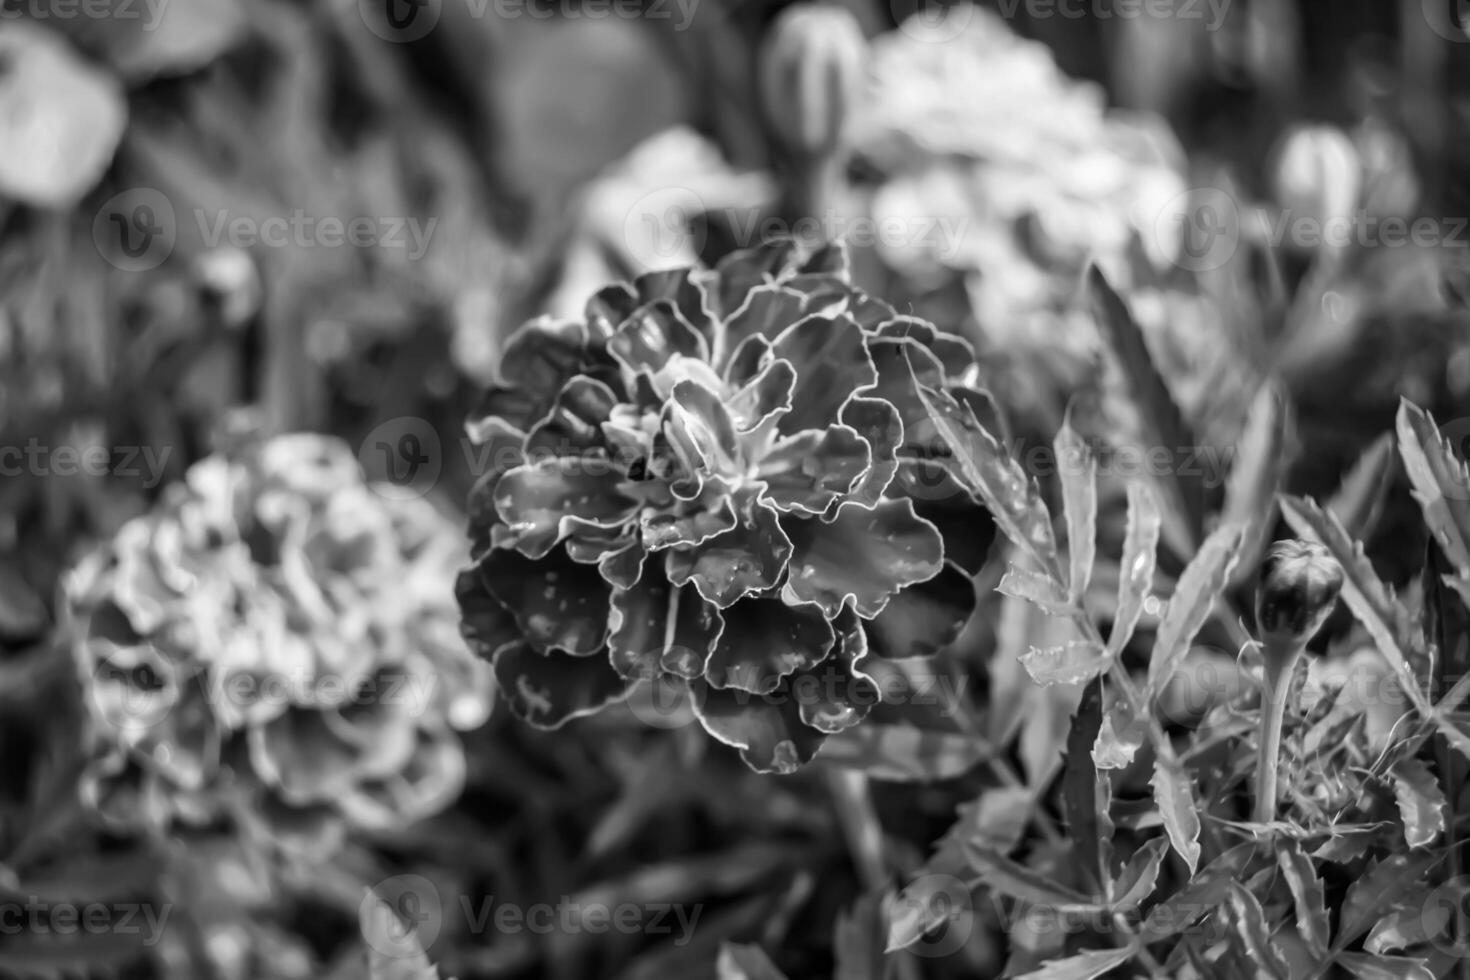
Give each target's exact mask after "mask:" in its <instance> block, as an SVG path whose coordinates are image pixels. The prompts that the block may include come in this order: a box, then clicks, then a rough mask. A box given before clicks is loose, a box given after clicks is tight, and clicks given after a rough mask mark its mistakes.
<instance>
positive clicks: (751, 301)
mask: <svg viewBox="0 0 1470 980" xmlns="http://www.w3.org/2000/svg"><path fill="white" fill-rule="evenodd" d="M809 312H811V298H810V297H808V296H803V295H802V294H801V293H798V292H796V291H794V290H790V289H787V288H786V287H784V286H781V285H778V284H776V283H771V284H769V285H765V286H760V287H757V288H755V289H752V290H751V291H750V292H749V293H748V294H747V295H746V297H745V301H744V302H743V303H741V305H740V308H739V309H737V310H736V311H735V312H734V313H732V314H730V316H729V318H728V319H726V320H725V321H724V325H723V337H722V338H721V345H722V346H721V348H720V349H721V350H722V351H723V352H724V353H725V355H726V356H729V355H731V354H733V353H734V352H735V351H737V350H741V349H742V348H744V347H745V342H746V341H747V340H748V339H750V338H752V337H762V338H773V337H775V336H776V335H777V334H778V333H780V332H781V331H782V330H784V329H786V327H787V326H789V325H791V324H793V323H795V322H797V321H798V320H800V319H802V318H803V317H805V316H806V315H807V314H808V313H809ZM736 365H737V361H736V359H734V358H732V359H731V361H730V365H729V366H730V368H732V369H735V368H736ZM724 366H725V365H721V364H716V365H715V367H717V368H722V367H724ZM745 377H749V375H745ZM740 380H743V378H742V379H740Z"/></svg>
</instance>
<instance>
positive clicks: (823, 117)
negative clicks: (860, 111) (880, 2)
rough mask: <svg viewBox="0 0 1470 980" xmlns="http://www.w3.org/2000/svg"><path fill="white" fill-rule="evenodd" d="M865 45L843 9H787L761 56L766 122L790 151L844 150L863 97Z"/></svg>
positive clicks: (814, 6)
mask: <svg viewBox="0 0 1470 980" xmlns="http://www.w3.org/2000/svg"><path fill="white" fill-rule="evenodd" d="M867 56H868V42H867V40H866V38H864V37H863V32H862V28H861V27H859V26H858V22H857V18H856V17H854V16H853V15H852V13H851V12H850V11H848V10H846V9H845V8H842V7H834V6H826V5H819V4H797V5H795V6H792V7H788V8H786V10H784V11H782V12H781V15H780V16H779V17H778V18H777V19H776V23H775V25H774V26H773V27H772V28H771V30H770V33H769V34H768V35H767V38H766V41H765V44H764V46H763V48H762V50H761V55H760V96H761V101H762V103H763V104H764V108H765V113H766V118H767V119H769V120H770V123H771V126H772V128H773V129H774V130H775V131H776V135H777V136H778V137H779V138H780V139H781V140H782V142H784V143H785V144H786V145H787V147H789V148H790V149H791V150H793V151H796V152H799V153H802V154H805V155H807V156H814V157H815V156H828V155H830V154H832V153H835V152H836V151H837V149H838V148H839V147H840V146H841V145H842V141H843V134H844V131H845V130H846V128H847V124H848V122H849V120H850V119H851V117H852V114H853V107H854V106H855V104H856V103H857V101H858V99H859V98H860V97H861V96H862V90H863V84H864V72H865V71H866V65H867Z"/></svg>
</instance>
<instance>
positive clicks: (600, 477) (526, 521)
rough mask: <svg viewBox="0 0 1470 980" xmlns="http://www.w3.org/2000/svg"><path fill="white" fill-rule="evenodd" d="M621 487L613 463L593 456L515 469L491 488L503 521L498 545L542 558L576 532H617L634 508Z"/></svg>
mask: <svg viewBox="0 0 1470 980" xmlns="http://www.w3.org/2000/svg"><path fill="white" fill-rule="evenodd" d="M622 483H623V476H622V474H621V473H619V472H617V470H616V469H615V468H614V467H613V465H612V463H611V461H609V460H607V459H605V458H601V459H600V458H598V457H595V456H591V455H588V456H570V457H565V456H564V457H557V458H553V459H548V460H543V461H542V462H539V463H531V464H529V465H526V466H517V467H516V468H515V469H513V470H511V471H510V472H509V473H507V474H505V476H503V477H501V478H500V482H499V483H498V484H496V486H495V509H496V511H497V512H498V513H499V514H500V517H501V519H502V520H504V521H505V532H504V534H502V535H500V536H498V538H497V541H496V543H497V544H498V545H502V546H508V547H514V548H516V549H517V550H518V551H520V552H521V553H522V554H524V555H525V556H526V557H528V558H542V557H545V556H546V554H547V553H548V552H550V551H551V549H552V548H554V547H556V545H557V543H558V542H559V541H561V540H562V539H563V538H565V537H566V536H567V535H569V534H571V533H572V532H573V531H574V530H575V529H576V528H578V527H587V526H590V527H594V528H605V529H612V528H616V527H619V526H621V525H622V524H624V523H626V522H627V521H629V520H631V519H632V517H633V514H634V513H635V512H636V511H637V509H638V501H636V500H634V499H633V498H632V497H628V496H625V495H624V494H623V493H622V492H621V491H620V489H619V487H620V485H621V484H622Z"/></svg>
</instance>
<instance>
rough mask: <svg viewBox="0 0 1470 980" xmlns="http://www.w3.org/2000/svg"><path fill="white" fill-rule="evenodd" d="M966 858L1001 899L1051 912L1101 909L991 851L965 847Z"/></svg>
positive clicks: (1063, 886) (1070, 889) (979, 846)
mask: <svg viewBox="0 0 1470 980" xmlns="http://www.w3.org/2000/svg"><path fill="white" fill-rule="evenodd" d="M965 857H966V858H968V859H969V861H970V867H972V868H974V869H975V871H976V872H978V873H979V875H980V880H981V881H983V882H984V883H985V884H986V885H988V886H990V888H991V889H992V890H994V891H997V892H999V893H1000V894H1002V895H1009V896H1010V897H1011V898H1019V899H1021V900H1022V901H1026V902H1030V903H1031V904H1033V905H1044V906H1046V907H1048V908H1054V909H1069V910H1080V909H1088V910H1091V909H1098V908H1101V906H1099V905H1098V904H1097V903H1096V902H1094V901H1093V900H1092V899H1090V898H1088V897H1087V896H1086V895H1084V894H1082V893H1081V892H1079V891H1077V890H1076V889H1074V888H1071V887H1069V886H1067V885H1063V884H1061V883H1059V882H1055V881H1052V880H1051V879H1050V878H1048V877H1047V876H1046V875H1044V874H1042V873H1041V872H1039V871H1033V870H1031V869H1030V868H1028V867H1026V866H1024V865H1021V864H1017V863H1016V862H1014V861H1012V860H1011V859H1010V858H1007V857H1006V856H1005V855H1003V854H1001V853H1000V852H999V851H997V850H995V849H994V848H992V847H986V846H984V845H981V844H966V846H965Z"/></svg>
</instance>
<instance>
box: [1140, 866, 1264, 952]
mask: <svg viewBox="0 0 1470 980" xmlns="http://www.w3.org/2000/svg"><path fill="white" fill-rule="evenodd" d="M1255 854H1256V845H1255V844H1254V843H1245V844H1237V845H1236V846H1235V847H1232V848H1231V849H1230V850H1228V851H1226V852H1225V853H1224V854H1221V855H1220V856H1219V857H1217V858H1215V860H1213V861H1211V862H1210V863H1209V864H1207V865H1205V867H1204V870H1202V871H1200V872H1199V874H1197V875H1195V876H1194V877H1193V878H1192V879H1191V880H1190V882H1189V884H1187V885H1185V886H1184V887H1183V888H1181V889H1180V890H1179V891H1178V892H1176V893H1175V894H1173V895H1172V896H1170V897H1169V898H1168V899H1166V900H1165V901H1163V902H1160V903H1159V904H1158V905H1155V906H1154V907H1153V908H1152V909H1150V910H1149V913H1148V916H1147V917H1146V918H1145V919H1144V920H1143V928H1142V930H1141V931H1142V932H1143V933H1144V936H1145V938H1146V939H1147V940H1148V941H1149V942H1153V941H1156V940H1159V939H1163V938H1165V937H1168V936H1173V935H1176V934H1177V933H1180V932H1183V931H1184V930H1185V929H1188V928H1189V927H1190V926H1191V925H1193V924H1194V923H1195V922H1196V921H1198V920H1199V919H1200V917H1201V916H1203V915H1205V913H1207V912H1210V911H1212V910H1213V909H1214V908H1215V907H1216V906H1218V905H1219V904H1220V903H1221V902H1223V901H1225V899H1226V897H1227V896H1228V895H1229V894H1230V886H1231V884H1232V883H1233V882H1235V881H1238V880H1240V879H1241V878H1243V877H1244V872H1245V869H1246V867H1247V866H1249V865H1250V863H1251V859H1252V858H1253V857H1255Z"/></svg>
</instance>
